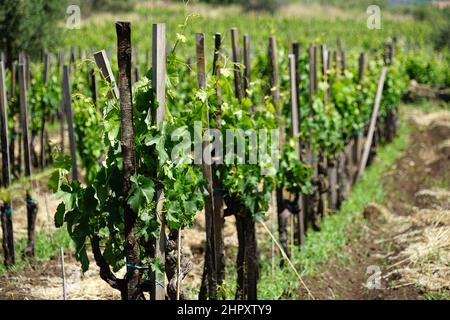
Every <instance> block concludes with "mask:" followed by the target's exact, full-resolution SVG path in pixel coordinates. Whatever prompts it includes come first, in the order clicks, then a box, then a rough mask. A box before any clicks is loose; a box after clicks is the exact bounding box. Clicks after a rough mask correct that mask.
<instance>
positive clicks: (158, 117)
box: [150, 23, 166, 300]
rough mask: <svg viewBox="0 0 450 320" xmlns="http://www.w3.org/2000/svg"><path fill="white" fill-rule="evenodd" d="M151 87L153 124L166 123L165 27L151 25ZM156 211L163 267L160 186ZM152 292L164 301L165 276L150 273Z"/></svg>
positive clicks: (158, 255) (157, 242) (156, 241)
mask: <svg viewBox="0 0 450 320" xmlns="http://www.w3.org/2000/svg"><path fill="white" fill-rule="evenodd" d="M152 87H153V91H154V98H155V99H156V102H157V103H158V108H157V110H156V114H153V117H152V119H153V121H154V124H156V125H158V124H160V123H163V122H165V121H166V25H165V24H163V23H161V24H154V25H153V41H152ZM157 188H158V189H157V192H156V203H157V206H156V210H157V216H158V217H162V220H160V221H159V223H160V233H159V237H158V238H156V239H153V247H154V256H153V258H155V259H158V260H159V261H160V262H161V263H162V264H163V265H165V244H166V226H165V224H164V212H163V202H164V191H163V188H162V186H157ZM151 276H152V279H151V280H152V281H153V282H154V283H153V284H152V290H151V292H150V296H151V298H152V299H153V300H165V276H164V275H159V274H157V273H155V272H153V273H152V275H151Z"/></svg>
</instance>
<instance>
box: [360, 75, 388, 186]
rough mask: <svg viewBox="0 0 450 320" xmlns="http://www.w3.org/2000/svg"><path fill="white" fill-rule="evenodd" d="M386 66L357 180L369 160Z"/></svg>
mask: <svg viewBox="0 0 450 320" xmlns="http://www.w3.org/2000/svg"><path fill="white" fill-rule="evenodd" d="M386 70H387V69H386V66H385V67H383V69H382V70H381V75H380V79H379V80H378V87H377V94H376V96H375V103H374V106H373V110H372V116H371V119H370V125H369V132H368V133H367V139H366V142H365V145H364V152H363V155H362V158H361V162H360V164H359V170H358V175H357V179H359V178H361V176H362V174H363V172H364V169H365V168H366V164H367V159H368V158H369V152H370V147H371V145H372V139H373V134H374V132H375V126H376V123H377V117H378V109H379V108H380V103H381V97H382V95H383V86H384V81H385V79H386Z"/></svg>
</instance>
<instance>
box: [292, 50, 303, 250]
mask: <svg viewBox="0 0 450 320" xmlns="http://www.w3.org/2000/svg"><path fill="white" fill-rule="evenodd" d="M296 48H297V49H298V46H294V50H293V51H294V52H296V53H297V56H296V55H295V53H293V54H290V55H289V57H288V58H289V79H290V93H291V99H290V102H291V122H292V136H293V137H294V139H295V151H296V154H297V157H298V159H299V160H301V159H302V154H301V148H302V145H301V138H300V108H299V104H298V102H299V98H298V78H297V77H298V75H297V72H298V67H297V65H298V61H297V57H298V50H295V49H296ZM300 204H301V200H300V198H299V201H298V204H297V205H298V207H299V209H300V210H298V212H297V226H296V228H297V230H296V232H297V239H298V245H299V246H302V245H303V243H304V241H305V225H304V218H303V210H301V205H300Z"/></svg>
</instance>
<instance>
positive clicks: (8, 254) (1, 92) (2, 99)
mask: <svg viewBox="0 0 450 320" xmlns="http://www.w3.org/2000/svg"><path fill="white" fill-rule="evenodd" d="M7 105H8V101H7V96H6V82H5V65H4V60H1V61H0V130H1V150H2V186H3V188H5V189H7V188H8V187H9V184H10V168H9V148H8V118H7V116H8V115H7V112H6V109H7ZM1 200H2V201H3V203H2V204H1V207H0V220H1V226H2V235H3V237H2V248H3V256H4V257H5V261H4V265H5V266H6V267H9V266H12V265H14V264H15V263H16V256H15V249H14V228H13V221H12V207H11V199H9V196H8V195H7V194H6V195H5V198H4V199H1Z"/></svg>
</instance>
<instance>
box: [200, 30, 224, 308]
mask: <svg viewBox="0 0 450 320" xmlns="http://www.w3.org/2000/svg"><path fill="white" fill-rule="evenodd" d="M195 44H196V53H197V84H198V86H199V88H201V89H205V88H206V64H205V34H203V33H197V34H196V35H195ZM204 123H205V125H206V131H205V135H204V136H203V133H202V155H203V157H204V156H205V150H206V147H207V145H208V143H209V141H210V135H209V110H208V111H207V112H206V119H205V121H204ZM205 137H206V139H205ZM205 160H206V159H202V171H203V177H204V178H205V180H206V181H207V183H206V190H207V191H208V195H207V196H206V198H205V225H206V226H205V229H206V250H205V271H206V272H207V279H208V286H207V287H208V293H209V297H210V299H211V300H216V299H217V268H216V267H217V263H218V257H217V255H216V248H215V241H214V240H215V238H214V226H215V224H214V193H213V182H212V180H213V178H212V166H211V164H210V163H211V162H210V161H205ZM208 160H210V159H208ZM208 162H209V163H208Z"/></svg>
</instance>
